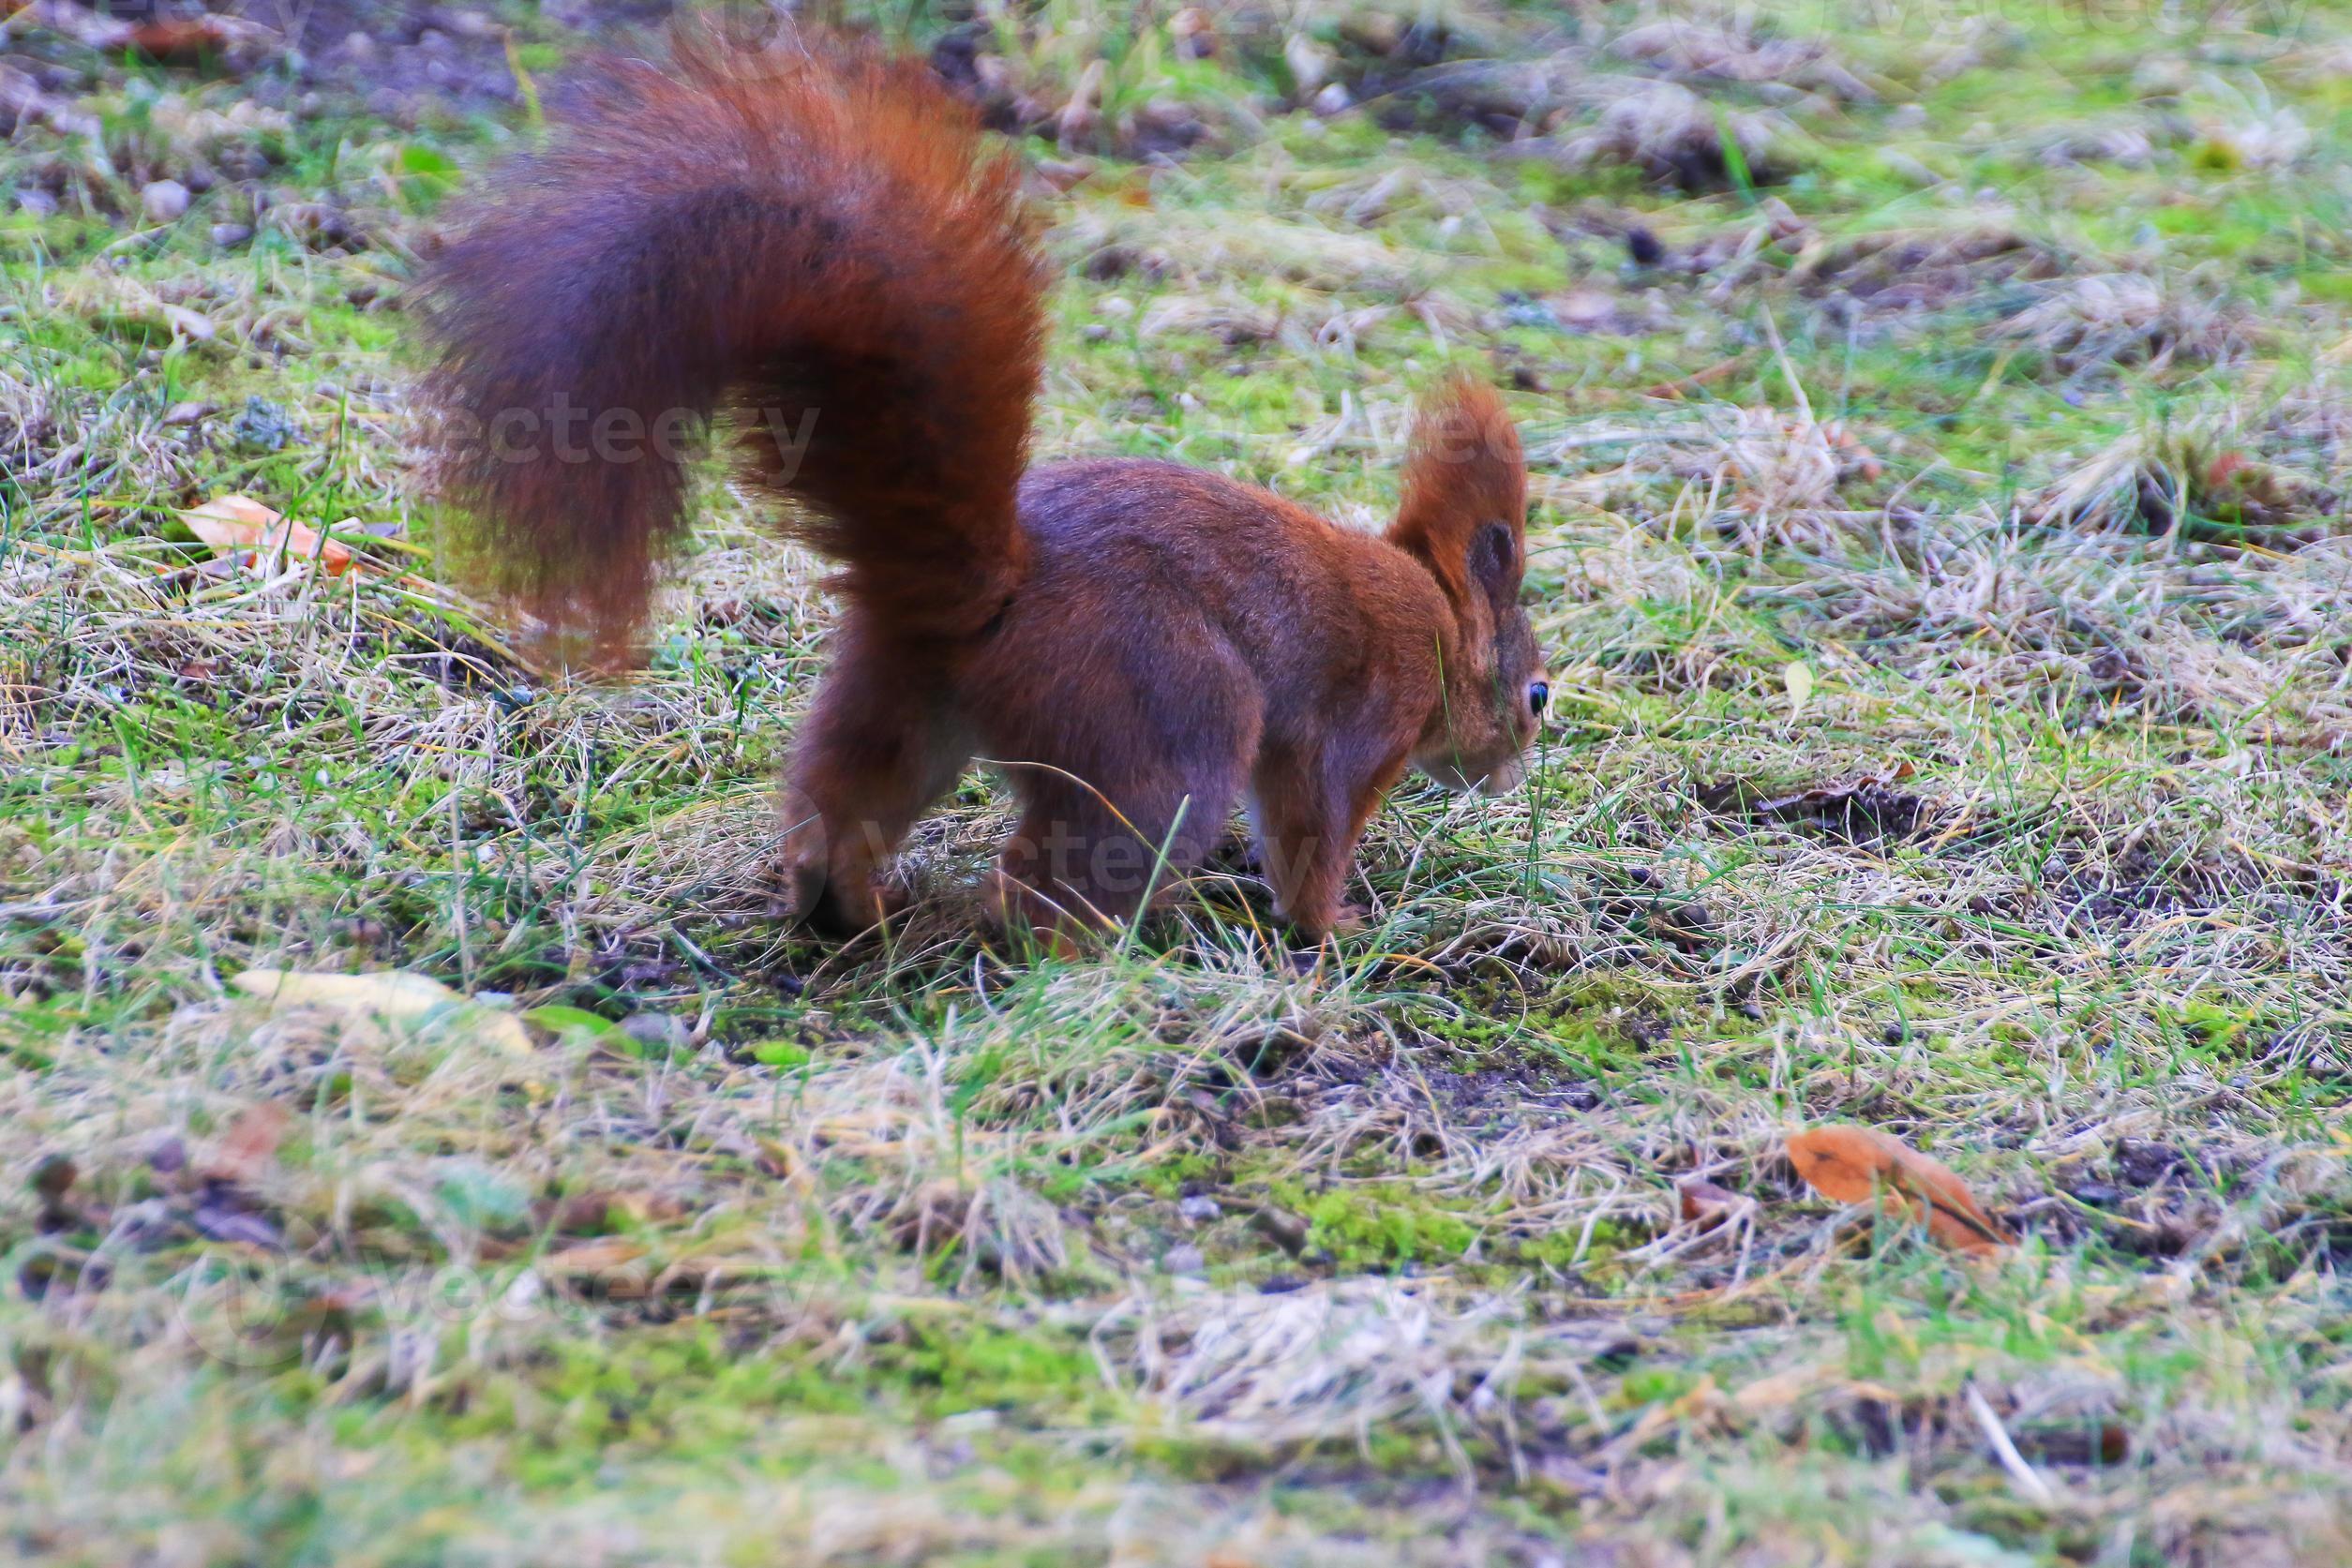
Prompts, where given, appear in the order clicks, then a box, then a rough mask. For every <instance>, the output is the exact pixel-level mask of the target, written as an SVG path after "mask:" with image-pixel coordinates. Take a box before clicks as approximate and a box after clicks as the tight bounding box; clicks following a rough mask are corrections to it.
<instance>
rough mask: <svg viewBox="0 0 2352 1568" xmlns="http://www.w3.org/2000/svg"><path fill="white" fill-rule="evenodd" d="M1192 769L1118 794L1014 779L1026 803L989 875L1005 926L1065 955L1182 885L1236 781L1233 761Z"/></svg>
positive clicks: (1216, 831)
mask: <svg viewBox="0 0 2352 1568" xmlns="http://www.w3.org/2000/svg"><path fill="white" fill-rule="evenodd" d="M1193 773H1194V776H1193V777H1192V778H1191V779H1188V780H1185V781H1182V782H1181V783H1177V784H1167V785H1161V786H1153V787H1147V788H1143V789H1133V788H1130V789H1123V790H1121V791H1120V792H1119V793H1118V794H1117V795H1116V796H1109V795H1098V794H1096V793H1094V792H1093V791H1090V790H1088V789H1086V788H1085V787H1084V786H1083V785H1080V784H1075V783H1073V782H1071V781H1069V780H1066V779H1062V778H1058V777H1052V776H1049V777H1046V778H1043V779H1025V780H1021V781H1020V783H1021V785H1022V792H1023V794H1024V796H1025V797H1026V800H1027V806H1026V810H1024V811H1023V813H1022V814H1021V822H1020V826H1019V827H1018V828H1016V829H1014V830H1013V834H1012V837H1011V839H1009V840H1007V841H1006V843H1005V845H1004V850H1003V853H1002V855H1001V857H1000V858H999V859H998V861H997V867H996V876H995V897H996V903H997V905H998V910H999V913H1000V914H1001V916H1002V918H1003V920H1004V922H1005V925H1006V926H1007V928H1008V929H1011V930H1026V931H1028V932H1031V933H1034V934H1035V935H1037V936H1038V937H1039V938H1040V939H1041V941H1043V942H1044V943H1046V944H1047V945H1048V946H1049V947H1051V948H1053V949H1054V950H1055V951H1056V952H1057V953H1061V954H1063V955H1064V956H1069V955H1071V954H1072V953H1073V952H1074V951H1076V950H1077V948H1079V947H1080V946H1081V945H1082V943H1083V941H1084V939H1085V938H1086V937H1089V936H1095V935H1100V934H1101V933H1104V932H1108V931H1115V930H1116V929H1117V928H1118V927H1120V926H1122V925H1124V924H1125V923H1126V922H1127V921H1128V920H1130V919H1131V918H1133V917H1134V914H1135V912H1136V911H1137V910H1138V909H1139V908H1141V907H1142V906H1143V903H1144V901H1145V900H1146V899H1147V898H1148V899H1153V900H1159V899H1163V898H1166V897H1168V896H1169V895H1170V894H1172V893H1173V892H1174V891H1175V890H1176V889H1178V888H1179V887H1181V886H1182V884H1183V883H1184V882H1185V880H1186V879H1187V878H1188V877H1190V876H1191V874H1192V873H1193V872H1194V871H1195V870H1197V869H1198V868H1199V867H1200V865H1201V863H1202V862H1203V861H1204V860H1206V859H1207V858H1208V852H1209V850H1210V849H1211V848H1212V847H1214V846H1215V844H1217V841H1218V839H1219V837H1220V836H1221V834H1222V833H1223V832H1224V829H1225V822H1226V819H1227V818H1228V817H1229V816H1231V815H1232V814H1233V807H1234V801H1235V799H1236V798H1237V797H1238V795H1239V793H1240V787H1241V769H1240V767H1239V766H1238V765H1237V764H1233V765H1227V764H1214V765H1209V766H1204V767H1201V768H1197V769H1193Z"/></svg>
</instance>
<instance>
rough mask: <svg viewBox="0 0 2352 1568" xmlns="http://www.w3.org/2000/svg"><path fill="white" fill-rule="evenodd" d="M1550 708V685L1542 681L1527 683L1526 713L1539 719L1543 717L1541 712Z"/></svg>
mask: <svg viewBox="0 0 2352 1568" xmlns="http://www.w3.org/2000/svg"><path fill="white" fill-rule="evenodd" d="M1549 707H1551V684H1550V683H1549V682H1547V681H1542V680H1531V681H1529V682H1528V684H1527V711H1529V712H1530V713H1533V714H1535V715H1536V716H1537V717H1538V718H1540V717H1542V715H1543V710H1544V709H1547V708H1549Z"/></svg>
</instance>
